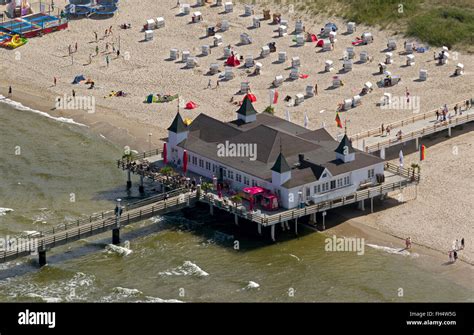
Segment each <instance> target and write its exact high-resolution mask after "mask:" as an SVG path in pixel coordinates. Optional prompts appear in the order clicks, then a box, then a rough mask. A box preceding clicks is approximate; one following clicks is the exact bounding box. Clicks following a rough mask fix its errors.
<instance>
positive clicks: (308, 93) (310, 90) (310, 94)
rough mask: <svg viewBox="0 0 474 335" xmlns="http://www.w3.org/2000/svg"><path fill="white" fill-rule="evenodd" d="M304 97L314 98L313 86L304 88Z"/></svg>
mask: <svg viewBox="0 0 474 335" xmlns="http://www.w3.org/2000/svg"><path fill="white" fill-rule="evenodd" d="M306 96H307V97H313V96H314V86H313V85H307V86H306Z"/></svg>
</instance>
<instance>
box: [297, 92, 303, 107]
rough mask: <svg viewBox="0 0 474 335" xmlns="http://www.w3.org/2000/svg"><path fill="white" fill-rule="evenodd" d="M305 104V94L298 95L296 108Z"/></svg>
mask: <svg viewBox="0 0 474 335" xmlns="http://www.w3.org/2000/svg"><path fill="white" fill-rule="evenodd" d="M303 102H304V94H303V93H298V94H296V95H295V106H298V105H301V104H302V103H303Z"/></svg>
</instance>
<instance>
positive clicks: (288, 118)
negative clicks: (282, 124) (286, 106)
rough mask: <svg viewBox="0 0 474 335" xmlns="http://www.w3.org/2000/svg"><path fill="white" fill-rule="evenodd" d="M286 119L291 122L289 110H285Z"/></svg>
mask: <svg viewBox="0 0 474 335" xmlns="http://www.w3.org/2000/svg"><path fill="white" fill-rule="evenodd" d="M286 121H288V122H291V116H290V111H289V110H286Z"/></svg>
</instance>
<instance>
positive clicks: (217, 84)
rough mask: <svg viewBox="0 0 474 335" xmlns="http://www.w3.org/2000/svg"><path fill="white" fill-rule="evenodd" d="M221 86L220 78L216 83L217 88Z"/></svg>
mask: <svg viewBox="0 0 474 335" xmlns="http://www.w3.org/2000/svg"><path fill="white" fill-rule="evenodd" d="M218 87H219V79H218V80H217V83H216V88H218Z"/></svg>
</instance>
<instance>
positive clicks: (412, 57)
mask: <svg viewBox="0 0 474 335" xmlns="http://www.w3.org/2000/svg"><path fill="white" fill-rule="evenodd" d="M413 65H415V55H413V54H409V55H407V66H413Z"/></svg>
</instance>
